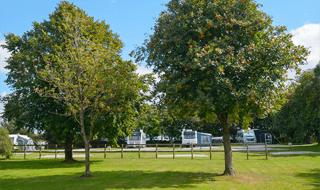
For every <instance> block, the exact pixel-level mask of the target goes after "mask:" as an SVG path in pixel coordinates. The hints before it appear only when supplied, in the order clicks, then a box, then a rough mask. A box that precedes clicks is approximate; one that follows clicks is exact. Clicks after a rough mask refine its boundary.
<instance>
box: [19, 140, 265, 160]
mask: <svg viewBox="0 0 320 190" xmlns="http://www.w3.org/2000/svg"><path fill="white" fill-rule="evenodd" d="M101 145H102V148H103V150H100V151H96V150H95V151H94V152H95V153H99V152H100V153H104V158H106V154H107V153H119V152H120V153H121V158H123V155H124V153H125V152H138V158H141V152H148V153H150V152H155V158H158V153H159V152H172V158H173V159H175V156H176V152H190V153H191V159H193V156H194V152H209V153H210V160H211V159H212V152H222V151H221V150H220V151H217V150H212V146H222V145H223V144H221V143H211V144H197V146H200V147H202V146H207V147H209V149H208V150H206V149H200V150H198V149H194V145H193V144H189V145H186V144H139V145H138V144H126V145H125V146H128V145H130V146H137V147H138V149H130V150H128V149H125V150H124V144H121V146H120V148H118V149H116V150H110V148H111V146H107V144H99V145H94V146H97V147H98V148H100V146H101ZM231 145H242V146H245V147H246V152H247V159H248V160H249V145H264V151H252V152H265V156H266V159H268V146H267V143H250V144H248V143H247V144H243V143H231ZM21 146H22V147H24V150H23V151H21V150H19V149H18V150H16V152H17V153H24V159H26V154H27V152H33V153H34V152H38V153H39V159H41V154H42V153H54V154H55V158H57V153H58V152H59V153H62V152H64V150H58V146H57V144H55V145H54V146H52V145H39V150H36V151H27V150H26V149H27V146H34V145H14V147H21ZM43 146H45V147H50V146H51V147H54V149H52V150H50V151H49V150H42V147H43ZM146 146H148V148H150V147H155V149H154V150H150V149H148V150H146V149H143V150H141V148H142V147H146ZM176 146H180V147H182V146H190V150H189V149H178V150H177V149H176ZM161 147H168V148H169V147H172V150H171V149H166V150H161ZM92 148H93V147H92ZM107 148H108V149H109V150H108V151H107ZM90 150H91V148H90ZM72 151H73V153H84V152H85V151H84V150H83V151H81V150H76V151H75V150H74V149H72ZM237 152H244V151H237Z"/></svg>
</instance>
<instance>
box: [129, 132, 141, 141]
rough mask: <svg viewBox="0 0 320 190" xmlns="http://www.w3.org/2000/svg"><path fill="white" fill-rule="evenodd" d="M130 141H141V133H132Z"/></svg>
mask: <svg viewBox="0 0 320 190" xmlns="http://www.w3.org/2000/svg"><path fill="white" fill-rule="evenodd" d="M130 140H141V133H140V132H137V133H132V135H131V137H130Z"/></svg>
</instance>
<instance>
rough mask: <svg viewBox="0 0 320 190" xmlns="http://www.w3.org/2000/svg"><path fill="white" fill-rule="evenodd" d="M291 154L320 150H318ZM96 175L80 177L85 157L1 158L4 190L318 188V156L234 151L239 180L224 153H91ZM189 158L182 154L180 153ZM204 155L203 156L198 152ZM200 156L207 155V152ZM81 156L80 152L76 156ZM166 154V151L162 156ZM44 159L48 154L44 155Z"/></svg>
mask: <svg viewBox="0 0 320 190" xmlns="http://www.w3.org/2000/svg"><path fill="white" fill-rule="evenodd" d="M291 151H314V152H320V150H319V146H317V145H314V146H311V147H299V148H292V149H291ZM91 154H92V155H93V156H92V157H91V172H92V175H93V177H90V178H81V177H80V176H81V175H82V174H83V173H84V170H85V162H84V158H78V157H75V159H76V160H77V162H74V163H64V162H63V158H57V159H54V158H41V159H38V158H35V157H37V154H31V155H28V156H27V159H25V160H24V159H23V155H20V154H18V155H15V156H14V157H13V158H12V159H10V160H0V166H1V167H0V170H1V171H0V186H1V188H0V189H8V190H10V189H46V190H50V189H76V190H79V189H116V190H118V189H130V190H132V189H163V190H164V189H175V190H179V189H206V190H208V189H237V190H238V189H320V154H304V155H277V156H273V155H271V154H270V156H269V159H268V160H266V159H265V155H264V154H263V153H258V152H252V153H250V156H249V160H247V156H246V153H244V152H234V153H233V155H234V159H233V160H234V166H235V169H236V172H237V175H236V176H235V177H230V176H221V173H222V172H223V169H224V154H223V152H214V153H213V154H212V160H210V159H209V157H194V159H191V158H190V157H176V158H175V159H173V158H172V157H159V158H158V159H156V158H155V155H154V153H150V152H146V153H141V158H140V159H139V158H138V154H137V153H135V152H130V153H126V154H125V155H124V158H123V159H121V158H120V153H109V154H107V158H106V159H104V158H103V154H101V153H91ZM184 154H185V155H190V154H188V153H179V155H184ZM197 154H200V153H197ZM201 154H202V155H207V156H209V154H208V153H206V152H201ZM76 155H77V154H76ZM159 155H168V153H167V152H166V153H161V154H160V153H159ZM43 156H46V154H44V155H43Z"/></svg>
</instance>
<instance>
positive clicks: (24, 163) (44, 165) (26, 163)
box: [0, 159, 103, 170]
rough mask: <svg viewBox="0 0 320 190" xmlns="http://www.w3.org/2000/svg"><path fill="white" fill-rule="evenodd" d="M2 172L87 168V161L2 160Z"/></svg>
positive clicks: (91, 162)
mask: <svg viewBox="0 0 320 190" xmlns="http://www.w3.org/2000/svg"><path fill="white" fill-rule="evenodd" d="M102 161H103V160H93V161H90V164H93V163H95V162H102ZM0 164H1V168H0V169H1V170H12V169H50V168H74V167H83V166H85V161H78V160H75V161H73V162H64V159H63V160H61V159H58V160H55V159H38V160H1V163H0Z"/></svg>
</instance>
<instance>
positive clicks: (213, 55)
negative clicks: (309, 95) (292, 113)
mask: <svg viewBox="0 0 320 190" xmlns="http://www.w3.org/2000/svg"><path fill="white" fill-rule="evenodd" d="M166 6H167V10H165V11H163V12H161V13H160V15H159V18H158V19H157V20H156V24H155V26H154V33H153V35H151V36H150V38H148V39H147V40H146V42H145V43H144V44H143V46H142V47H140V48H137V49H136V51H135V54H134V55H135V56H136V59H137V60H136V61H141V60H146V62H147V64H148V65H149V66H151V67H153V71H154V73H156V74H159V78H160V82H159V83H158V84H157V90H158V92H162V93H164V94H165V101H166V102H167V105H168V106H180V107H184V109H185V110H191V111H193V110H198V111H199V112H200V114H199V115H200V116H201V117H202V118H206V119H210V117H213V116H214V114H215V115H216V116H217V118H218V119H219V121H220V124H221V126H222V128H223V139H224V151H225V171H224V173H223V174H225V175H232V176H233V175H235V169H234V166H233V161H232V150H231V144H230V138H229V133H230V132H229V126H230V125H231V123H238V122H239V121H240V120H241V121H242V124H243V126H244V127H247V126H248V124H249V123H250V122H251V121H252V114H253V113H258V114H260V115H261V114H263V113H266V112H271V111H272V110H273V109H275V108H279V107H280V106H281V103H282V102H283V100H282V98H283V93H282V91H283V86H284V84H283V83H284V81H285V73H286V72H287V70H288V69H298V66H299V65H301V64H304V63H305V60H306V58H305V57H306V56H307V55H308V51H307V50H306V49H305V48H304V47H301V46H295V45H294V44H293V42H292V35H290V34H288V33H286V32H285V31H286V27H284V26H276V27H275V26H272V19H271V17H270V16H268V15H267V14H266V13H264V12H262V11H260V10H259V7H260V5H259V4H257V3H255V2H254V1H253V0H230V1H225V0H182V1H181V0H171V1H170V2H169V3H168V4H167V5H166ZM298 71H299V70H298Z"/></svg>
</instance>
